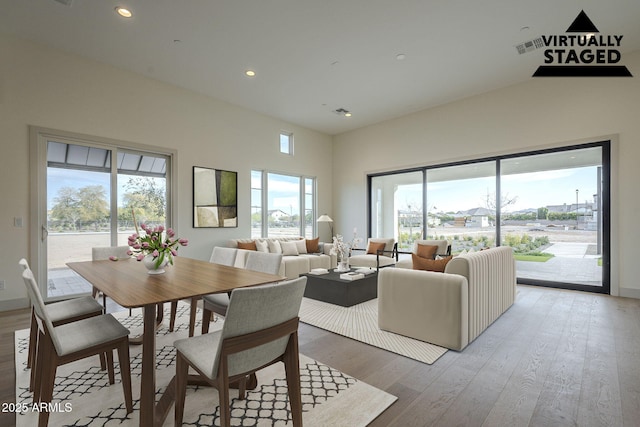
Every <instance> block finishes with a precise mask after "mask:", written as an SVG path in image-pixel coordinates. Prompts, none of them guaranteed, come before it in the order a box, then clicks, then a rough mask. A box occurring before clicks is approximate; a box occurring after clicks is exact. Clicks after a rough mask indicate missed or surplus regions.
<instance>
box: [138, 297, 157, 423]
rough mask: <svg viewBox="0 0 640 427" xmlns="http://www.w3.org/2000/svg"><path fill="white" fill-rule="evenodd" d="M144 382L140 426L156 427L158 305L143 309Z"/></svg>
mask: <svg viewBox="0 0 640 427" xmlns="http://www.w3.org/2000/svg"><path fill="white" fill-rule="evenodd" d="M142 311H143V318H144V332H143V334H142V381H141V384H140V426H154V425H155V419H154V418H155V395H156V372H155V369H156V322H155V320H156V305H155V304H149V305H145V306H144V308H143V310H142Z"/></svg>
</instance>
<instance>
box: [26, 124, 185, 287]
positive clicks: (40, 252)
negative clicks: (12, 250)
mask: <svg viewBox="0 0 640 427" xmlns="http://www.w3.org/2000/svg"><path fill="white" fill-rule="evenodd" d="M32 144H33V145H34V148H36V149H34V150H33V156H34V159H33V161H34V162H36V163H37V165H38V171H37V173H36V174H35V175H36V176H37V179H34V180H33V182H32V192H33V194H41V195H42V196H41V197H40V198H38V200H37V201H36V205H35V206H36V209H34V212H33V214H32V217H31V226H32V227H33V229H35V230H40V231H41V232H40V233H34V236H33V238H34V240H33V242H32V247H33V252H32V254H31V259H32V264H33V265H34V270H37V274H38V275H39V279H38V282H39V283H42V284H43V285H44V284H46V285H47V286H46V289H44V288H43V295H46V296H47V298H48V299H56V298H65V297H69V296H71V295H75V294H81V293H85V292H89V291H90V290H91V286H90V285H89V284H88V283H87V282H85V281H84V280H83V279H81V278H80V277H79V276H77V275H76V274H75V273H73V272H72V271H70V270H69V269H68V268H67V266H66V263H67V262H70V261H87V260H90V259H91V256H92V248H93V247H97V246H119V245H126V244H127V237H128V236H129V235H130V234H132V233H134V232H135V227H134V222H133V219H134V218H133V216H134V214H135V219H136V222H137V224H141V223H146V224H150V225H163V226H165V227H169V226H171V225H172V216H171V213H172V211H171V200H170V195H171V187H172V185H171V165H172V162H173V160H174V155H175V153H173V152H170V151H169V152H162V151H160V150H159V151H150V150H149V147H137V146H135V144H126V143H124V142H122V143H120V142H116V141H103V140H101V139H100V138H94V137H88V136H79V135H75V134H70V133H66V132H57V131H56V132H55V133H50V132H47V131H45V130H43V129H38V128H32Z"/></svg>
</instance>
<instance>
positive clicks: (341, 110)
mask: <svg viewBox="0 0 640 427" xmlns="http://www.w3.org/2000/svg"><path fill="white" fill-rule="evenodd" d="M333 112H334V113H336V114H337V115H339V116H344V117H351V111H349V110H345V109H344V108H338V109H337V110H333Z"/></svg>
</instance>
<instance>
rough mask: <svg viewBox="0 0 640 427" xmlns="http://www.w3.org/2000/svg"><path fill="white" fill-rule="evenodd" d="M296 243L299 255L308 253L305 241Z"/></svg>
mask: <svg viewBox="0 0 640 427" xmlns="http://www.w3.org/2000/svg"><path fill="white" fill-rule="evenodd" d="M295 243H296V248H297V249H298V253H299V254H306V253H307V243H306V242H305V241H304V239H302V240H296V241H295Z"/></svg>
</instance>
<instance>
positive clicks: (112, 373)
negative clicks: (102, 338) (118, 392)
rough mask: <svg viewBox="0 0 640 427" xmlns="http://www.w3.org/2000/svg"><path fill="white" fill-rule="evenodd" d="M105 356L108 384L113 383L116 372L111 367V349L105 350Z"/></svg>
mask: <svg viewBox="0 0 640 427" xmlns="http://www.w3.org/2000/svg"><path fill="white" fill-rule="evenodd" d="M106 356H107V372H108V373H109V384H115V383H116V374H115V371H114V369H113V350H109V351H107V353H106Z"/></svg>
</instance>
